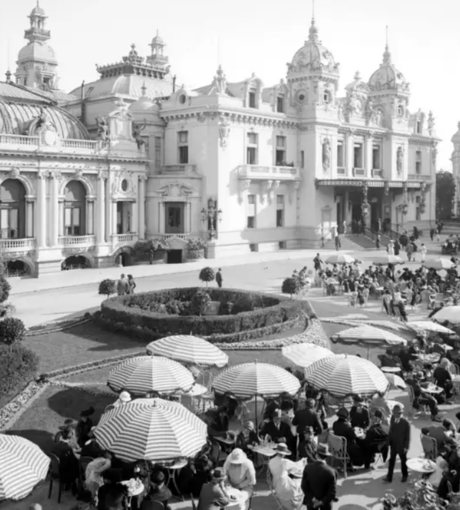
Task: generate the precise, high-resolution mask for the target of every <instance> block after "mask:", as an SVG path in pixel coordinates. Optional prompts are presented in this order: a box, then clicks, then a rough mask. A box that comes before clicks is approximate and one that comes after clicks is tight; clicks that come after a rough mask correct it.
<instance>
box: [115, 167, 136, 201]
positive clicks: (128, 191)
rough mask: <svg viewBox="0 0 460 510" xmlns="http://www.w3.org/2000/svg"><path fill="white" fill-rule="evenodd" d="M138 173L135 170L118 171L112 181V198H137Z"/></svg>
mask: <svg viewBox="0 0 460 510" xmlns="http://www.w3.org/2000/svg"><path fill="white" fill-rule="evenodd" d="M136 179H137V174H136V176H135V175H134V174H133V172H127V171H122V172H116V173H115V174H114V176H113V181H112V198H113V199H114V200H136V199H137V182H136Z"/></svg>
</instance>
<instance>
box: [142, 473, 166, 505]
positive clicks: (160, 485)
mask: <svg viewBox="0 0 460 510" xmlns="http://www.w3.org/2000/svg"><path fill="white" fill-rule="evenodd" d="M165 480H166V477H165V474H164V473H163V472H162V471H155V472H154V473H153V474H152V478H151V483H150V490H149V491H148V492H147V495H146V497H145V499H144V501H143V502H142V505H141V510H153V509H154V508H155V507H154V505H152V504H151V503H152V502H153V501H159V502H160V503H163V505H164V507H165V508H166V510H169V509H170V506H169V505H168V502H169V500H170V499H171V498H172V493H171V491H170V490H169V489H168V488H167V487H166V486H165Z"/></svg>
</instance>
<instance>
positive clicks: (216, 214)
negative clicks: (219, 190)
mask: <svg viewBox="0 0 460 510" xmlns="http://www.w3.org/2000/svg"><path fill="white" fill-rule="evenodd" d="M221 216H222V211H221V210H220V209H218V208H217V200H214V199H212V198H210V199H208V208H207V209H205V208H204V207H203V209H201V221H202V222H203V223H204V222H205V221H207V222H208V238H209V240H210V241H212V240H213V239H217V222H218V221H222V217H221Z"/></svg>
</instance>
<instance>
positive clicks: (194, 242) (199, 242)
mask: <svg viewBox="0 0 460 510" xmlns="http://www.w3.org/2000/svg"><path fill="white" fill-rule="evenodd" d="M207 245H208V244H207V243H206V241H203V239H201V237H197V238H195V239H193V238H192V239H189V240H188V241H187V247H188V249H189V250H192V251H198V250H204V249H205V248H206V246H207Z"/></svg>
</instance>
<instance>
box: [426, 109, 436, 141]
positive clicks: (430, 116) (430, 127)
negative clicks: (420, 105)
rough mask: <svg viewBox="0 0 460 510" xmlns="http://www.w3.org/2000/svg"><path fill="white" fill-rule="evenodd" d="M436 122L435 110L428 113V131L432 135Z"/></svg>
mask: <svg viewBox="0 0 460 510" xmlns="http://www.w3.org/2000/svg"><path fill="white" fill-rule="evenodd" d="M434 124H435V120H434V115H433V112H430V113H429V114H428V121H427V126H428V133H429V135H430V136H432V133H433V129H434Z"/></svg>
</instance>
